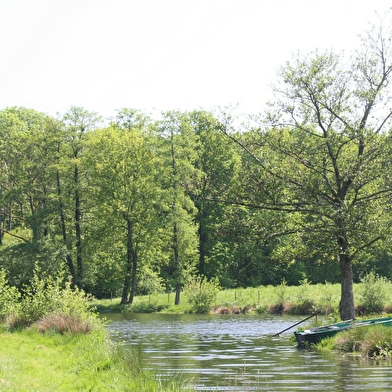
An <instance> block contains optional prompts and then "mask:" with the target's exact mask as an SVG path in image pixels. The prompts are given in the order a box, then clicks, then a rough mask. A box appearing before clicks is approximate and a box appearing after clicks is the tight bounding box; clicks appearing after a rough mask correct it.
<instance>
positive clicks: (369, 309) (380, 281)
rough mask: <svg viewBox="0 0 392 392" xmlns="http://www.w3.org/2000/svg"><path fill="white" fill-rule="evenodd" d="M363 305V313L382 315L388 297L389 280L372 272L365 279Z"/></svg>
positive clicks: (362, 296) (363, 280)
mask: <svg viewBox="0 0 392 392" xmlns="http://www.w3.org/2000/svg"><path fill="white" fill-rule="evenodd" d="M362 283H363V291H362V294H361V300H362V301H361V302H362V303H361V305H362V309H363V310H362V312H363V313H381V312H382V310H383V308H384V304H385V301H386V297H387V284H388V280H387V279H386V278H384V277H382V276H379V275H377V274H375V273H374V272H370V273H369V274H367V275H366V276H365V277H364V278H363V279H362Z"/></svg>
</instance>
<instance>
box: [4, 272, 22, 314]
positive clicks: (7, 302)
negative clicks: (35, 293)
mask: <svg viewBox="0 0 392 392" xmlns="http://www.w3.org/2000/svg"><path fill="white" fill-rule="evenodd" d="M19 299H20V293H19V292H18V290H17V289H16V288H15V287H11V286H9V284H8V281H7V277H6V272H5V270H4V269H0V320H1V321H4V320H5V319H6V318H7V316H8V315H9V314H10V313H11V311H12V310H13V309H14V308H15V306H17V304H18V302H19Z"/></svg>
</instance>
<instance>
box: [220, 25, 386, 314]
mask: <svg viewBox="0 0 392 392" xmlns="http://www.w3.org/2000/svg"><path fill="white" fill-rule="evenodd" d="M384 23H385V21H383V22H382V23H381V25H380V28H379V29H375V28H373V29H371V30H370V31H369V32H368V34H367V35H366V37H365V38H364V39H363V40H362V44H363V49H362V50H361V51H358V52H357V54H356V56H354V57H353V58H352V59H351V62H350V63H349V62H347V60H346V59H345V58H344V57H343V56H339V55H336V54H333V53H330V52H325V53H319V52H314V53H312V54H310V55H309V56H305V57H301V56H298V57H297V58H296V59H295V60H294V61H293V62H288V63H287V64H286V65H285V66H284V67H282V69H281V70H280V84H278V85H277V86H276V87H275V94H276V97H278V99H277V101H276V102H275V103H274V104H272V108H271V110H270V112H269V113H268V116H267V117H266V118H265V119H264V120H262V121H263V124H267V125H268V126H269V128H265V127H264V125H263V126H261V127H258V128H257V129H254V130H253V132H250V134H248V137H249V139H248V140H247V141H245V140H244V139H242V140H241V138H240V136H237V137H234V136H233V135H230V136H231V137H232V138H233V139H235V140H236V142H237V143H238V144H240V145H241V146H242V148H243V149H244V151H246V152H247V154H248V155H250V156H251V157H252V159H253V162H254V164H256V165H258V166H260V167H261V168H262V169H263V173H264V175H263V177H262V178H260V180H259V181H258V184H257V187H258V191H257V192H255V193H253V194H252V195H253V197H252V198H251V199H249V198H248V199H246V198H244V199H243V202H244V203H245V204H248V205H253V206H254V207H257V208H263V209H270V210H276V211H280V212H282V211H283V212H285V213H286V214H290V215H291V216H299V218H297V219H296V220H294V222H295V221H296V222H297V223H296V226H294V227H292V228H291V229H290V233H301V236H302V238H303V240H304V241H307V242H308V243H310V244H312V246H313V249H314V250H315V251H316V250H317V249H319V250H321V251H323V252H327V254H328V255H329V257H330V260H334V259H335V260H337V262H338V264H339V268H340V275H341V301H340V316H341V318H342V319H343V320H346V319H353V318H355V306H354V293H353V263H354V262H355V261H356V260H357V259H358V258H359V256H360V254H361V252H362V251H363V250H364V249H367V248H368V247H370V246H372V245H373V244H375V243H376V242H377V241H380V240H381V239H383V238H385V236H386V235H388V234H389V232H390V226H391V225H390V222H391V220H390V215H389V210H390V208H389V204H390V198H391V195H392V187H391V182H390V180H389V170H388V168H389V167H390V164H391V144H390V135H389V131H390V130H389V126H390V119H391V115H392V111H391V109H390V108H389V106H388V105H389V103H390V101H391V95H390V89H389V83H390V78H391V72H392V56H391V54H392V53H391V41H390V39H389V38H390V34H391V31H390V30H388V29H387V28H386V26H385V24H384ZM227 133H228V132H227ZM256 197H257V199H256ZM282 234H283V232H282Z"/></svg>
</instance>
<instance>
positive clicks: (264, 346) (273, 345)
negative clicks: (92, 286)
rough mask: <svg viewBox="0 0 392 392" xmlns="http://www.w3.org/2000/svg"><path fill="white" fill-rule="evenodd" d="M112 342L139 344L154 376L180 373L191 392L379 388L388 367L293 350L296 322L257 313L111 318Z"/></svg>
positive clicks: (391, 375)
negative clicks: (191, 386) (190, 383)
mask: <svg viewBox="0 0 392 392" xmlns="http://www.w3.org/2000/svg"><path fill="white" fill-rule="evenodd" d="M107 318H108V319H110V320H111V323H110V325H109V329H110V331H111V333H112V336H113V337H114V339H116V340H118V341H121V342H123V343H124V344H130V345H141V346H142V349H143V352H144V357H145V362H146V366H147V367H152V368H154V369H155V370H156V369H158V371H159V376H160V377H161V378H164V377H168V376H170V375H171V374H173V373H174V374H176V373H179V372H181V373H185V374H186V375H190V376H192V377H193V379H194V380H195V381H194V385H195V390H199V391H233V390H234V391H309V390H313V391H384V390H385V391H386V390H392V366H391V364H390V363H382V364H377V363H374V362H372V361H369V360H363V359H360V358H352V357H350V358H347V357H346V358H345V357H342V356H341V355H337V354H334V353H320V352H315V351H310V350H300V349H298V348H297V345H296V343H295V342H294V341H293V340H291V336H292V332H293V330H294V329H293V330H290V331H288V332H285V333H283V334H281V335H280V336H279V337H273V335H274V334H276V333H277V332H280V331H282V330H284V329H285V328H288V327H289V326H291V325H292V324H294V323H295V322H297V321H299V320H300V318H299V317H278V316H264V315H178V314H169V315H167V314H128V315H123V314H111V315H108V316H107Z"/></svg>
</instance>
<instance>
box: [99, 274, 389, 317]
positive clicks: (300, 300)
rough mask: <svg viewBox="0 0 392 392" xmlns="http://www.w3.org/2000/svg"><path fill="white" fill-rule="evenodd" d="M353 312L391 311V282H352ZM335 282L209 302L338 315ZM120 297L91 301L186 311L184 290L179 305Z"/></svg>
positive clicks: (111, 307) (240, 308)
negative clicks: (122, 300)
mask: <svg viewBox="0 0 392 392" xmlns="http://www.w3.org/2000/svg"><path fill="white" fill-rule="evenodd" d="M354 293H355V303H356V304H357V314H358V315H365V314H369V313H381V312H386V313H390V312H391V311H392V284H391V283H390V282H387V281H384V280H379V279H377V278H374V277H373V279H370V281H366V282H364V283H357V284H355V285H354ZM339 300H340V285H339V284H329V283H326V284H315V285H313V284H309V283H308V282H306V281H304V282H303V283H302V284H301V285H300V286H287V285H286V284H281V285H279V286H260V287H256V288H246V289H241V288H240V289H231V290H220V291H218V292H217V295H216V298H215V300H214V301H213V303H212V304H211V308H210V312H212V313H241V312H243V313H245V312H257V313H271V314H296V315H307V314H311V313H313V312H319V313H320V314H324V315H335V316H336V317H338V309H339ZM119 303H120V299H119V298H114V299H112V300H109V299H107V300H94V301H92V304H93V305H95V306H96V307H97V308H98V310H99V311H100V312H167V313H190V312H192V307H191V304H190V303H189V301H188V295H187V292H186V291H185V292H183V293H182V294H181V303H180V305H174V304H173V303H174V293H165V294H154V295H147V296H137V297H136V298H135V300H134V303H133V304H132V305H131V306H120V305H119Z"/></svg>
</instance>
